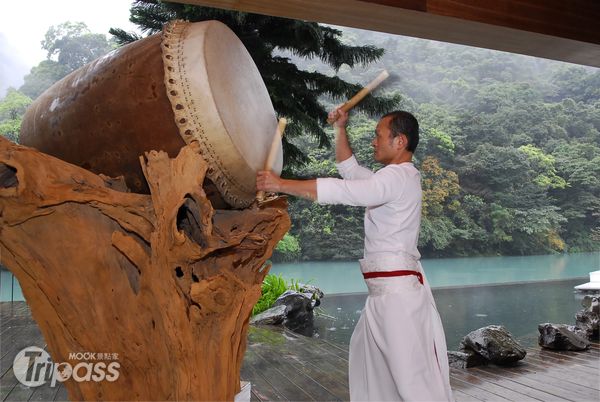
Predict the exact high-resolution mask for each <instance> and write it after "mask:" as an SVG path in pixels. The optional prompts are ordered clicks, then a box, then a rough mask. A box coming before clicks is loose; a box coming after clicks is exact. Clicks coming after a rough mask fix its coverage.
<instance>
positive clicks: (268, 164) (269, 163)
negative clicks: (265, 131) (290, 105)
mask: <svg viewBox="0 0 600 402" xmlns="http://www.w3.org/2000/svg"><path fill="white" fill-rule="evenodd" d="M286 124H287V119H286V118H285V117H282V118H280V119H279V123H278V124H277V130H275V135H274V136H273V142H272V143H271V149H270V150H269V154H268V155H267V160H266V161H265V168H264V170H271V169H273V164H274V163H275V157H276V156H277V150H278V148H279V142H280V141H281V138H283V130H285V126H286ZM256 198H257V199H258V200H259V201H261V200H262V199H263V198H265V192H264V191H258V192H257V193H256Z"/></svg>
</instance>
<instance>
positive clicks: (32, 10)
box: [0, 0, 136, 98]
mask: <svg viewBox="0 0 600 402" xmlns="http://www.w3.org/2000/svg"><path fill="white" fill-rule="evenodd" d="M131 3H132V2H131V1H130V0H0V47H2V48H3V49H4V50H5V51H2V52H1V53H0V57H1V58H2V59H0V70H2V71H0V80H2V81H1V82H0V98H1V97H3V95H4V89H6V87H8V86H13V87H18V86H20V85H21V84H22V83H23V76H24V75H25V74H27V73H28V72H29V70H30V69H31V67H33V66H35V65H37V64H38V63H39V62H40V61H42V60H44V59H45V58H46V53H45V52H44V51H43V50H42V49H41V45H40V42H41V41H42V39H44V35H45V33H46V31H47V30H48V28H49V27H50V26H51V25H58V24H60V23H63V22H66V21H72V22H80V21H81V22H85V23H86V24H87V26H88V28H89V29H90V31H91V32H93V33H102V34H105V35H106V36H107V38H110V35H109V33H108V29H109V28H113V27H114V28H122V29H124V30H126V31H134V30H136V27H135V25H133V24H132V23H130V22H129V8H130V7H131ZM7 71H8V72H7ZM19 76H20V77H19Z"/></svg>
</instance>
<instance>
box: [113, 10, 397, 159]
mask: <svg viewBox="0 0 600 402" xmlns="http://www.w3.org/2000/svg"><path fill="white" fill-rule="evenodd" d="M172 19H183V20H188V21H192V22H197V21H206V20H218V21H221V22H223V23H224V24H226V25H227V26H228V27H229V28H231V30H232V31H233V32H235V33H236V34H237V36H238V37H239V38H240V39H241V41H242V42H243V43H244V45H245V46H246V48H247V49H248V52H249V53H250V55H251V56H252V58H253V60H254V62H255V63H256V65H257V67H258V70H259V71H260V73H261V76H262V78H263V80H264V82H265V85H266V87H267V90H268V91H269V94H270V96H271V100H272V102H273V106H274V108H275V110H276V111H277V113H278V114H279V115H280V116H285V117H286V118H287V119H288V125H287V126H286V134H285V136H284V137H283V146H284V157H285V163H286V164H288V165H289V164H291V165H296V166H298V165H300V162H301V161H306V155H305V153H304V152H303V149H302V148H301V147H300V146H298V145H297V144H296V143H295V140H298V139H299V138H301V137H302V136H304V135H305V134H307V135H308V136H311V137H312V138H314V139H315V140H316V141H317V143H318V145H319V146H321V147H323V146H329V145H330V140H329V137H328V136H327V134H326V133H325V130H324V127H325V126H326V119H327V110H326V109H325V107H324V106H323V104H322V103H321V100H323V99H330V100H331V101H333V102H342V101H345V100H346V99H348V98H349V97H351V96H352V95H354V94H355V93H356V92H357V91H358V90H359V89H360V88H361V85H359V84H358V83H356V84H353V83H350V82H347V81H345V80H342V79H340V78H339V77H338V76H337V75H335V74H333V73H335V72H336V71H338V70H339V69H340V68H341V67H342V66H349V67H350V68H352V67H354V66H366V65H368V64H370V63H373V62H375V61H377V60H378V59H380V58H381V56H382V55H383V49H381V48H378V47H375V46H372V45H365V46H353V45H349V44H347V43H344V42H343V41H342V40H341V39H342V32H341V31H340V30H339V29H335V28H332V27H328V26H324V25H319V24H317V23H313V22H307V21H298V20H291V19H286V18H278V17H271V16H265V15H258V14H248V13H242V12H237V11H228V10H220V9H213V8H208V7H201V6H193V5H187V4H180V3H169V2H165V1H158V0H137V1H135V2H134V4H133V6H132V7H131V18H130V20H131V21H132V22H133V23H135V24H137V25H138V26H139V27H140V29H141V30H142V31H143V32H144V33H145V34H148V35H149V34H153V33H156V32H159V31H160V30H161V29H162V26H163V24H165V23H166V22H168V21H170V20H172ZM110 33H111V34H113V35H115V37H116V38H117V41H118V42H119V43H129V42H131V41H133V40H136V39H138V38H139V37H137V36H135V35H131V34H128V33H126V32H124V31H123V30H121V29H111V30H110ZM301 60H309V61H310V62H315V61H316V62H317V64H319V65H321V66H325V67H326V68H327V69H328V70H329V71H328V72H327V73H324V72H318V71H315V69H310V68H303V66H302V64H301V63H299V62H298V61H301ZM398 101H399V97H398V96H395V95H389V96H380V97H373V96H368V97H367V98H366V99H365V100H364V101H363V102H361V104H360V105H359V106H358V108H359V109H361V110H364V111H367V112H369V113H371V114H374V115H376V114H381V113H383V112H387V111H390V110H392V109H393V108H394V107H395V106H396V105H397V103H398Z"/></svg>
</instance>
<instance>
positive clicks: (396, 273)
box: [363, 270, 423, 285]
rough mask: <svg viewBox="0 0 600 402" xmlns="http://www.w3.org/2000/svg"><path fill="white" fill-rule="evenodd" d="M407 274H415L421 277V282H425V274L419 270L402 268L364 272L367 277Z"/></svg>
mask: <svg viewBox="0 0 600 402" xmlns="http://www.w3.org/2000/svg"><path fill="white" fill-rule="evenodd" d="M407 275H415V276H416V277H417V278H419V282H421V285H422V284H423V274H422V273H420V272H419V271H407V270H400V271H375V272H365V273H363V278H365V279H372V278H389V277H392V276H407Z"/></svg>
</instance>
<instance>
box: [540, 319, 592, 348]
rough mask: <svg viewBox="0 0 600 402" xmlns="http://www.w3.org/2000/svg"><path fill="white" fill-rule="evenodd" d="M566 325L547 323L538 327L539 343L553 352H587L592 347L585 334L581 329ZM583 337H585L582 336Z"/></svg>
mask: <svg viewBox="0 0 600 402" xmlns="http://www.w3.org/2000/svg"><path fill="white" fill-rule="evenodd" d="M571 328H573V330H570V329H569V326H567V325H564V324H551V323H545V324H540V325H538V331H540V336H539V338H538V343H539V345H540V346H541V347H543V348H547V349H553V350H586V349H587V348H589V347H590V342H589V341H588V340H587V338H586V336H585V332H584V331H581V330H580V329H579V328H577V329H575V328H576V327H571ZM582 335H583V336H582Z"/></svg>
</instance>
